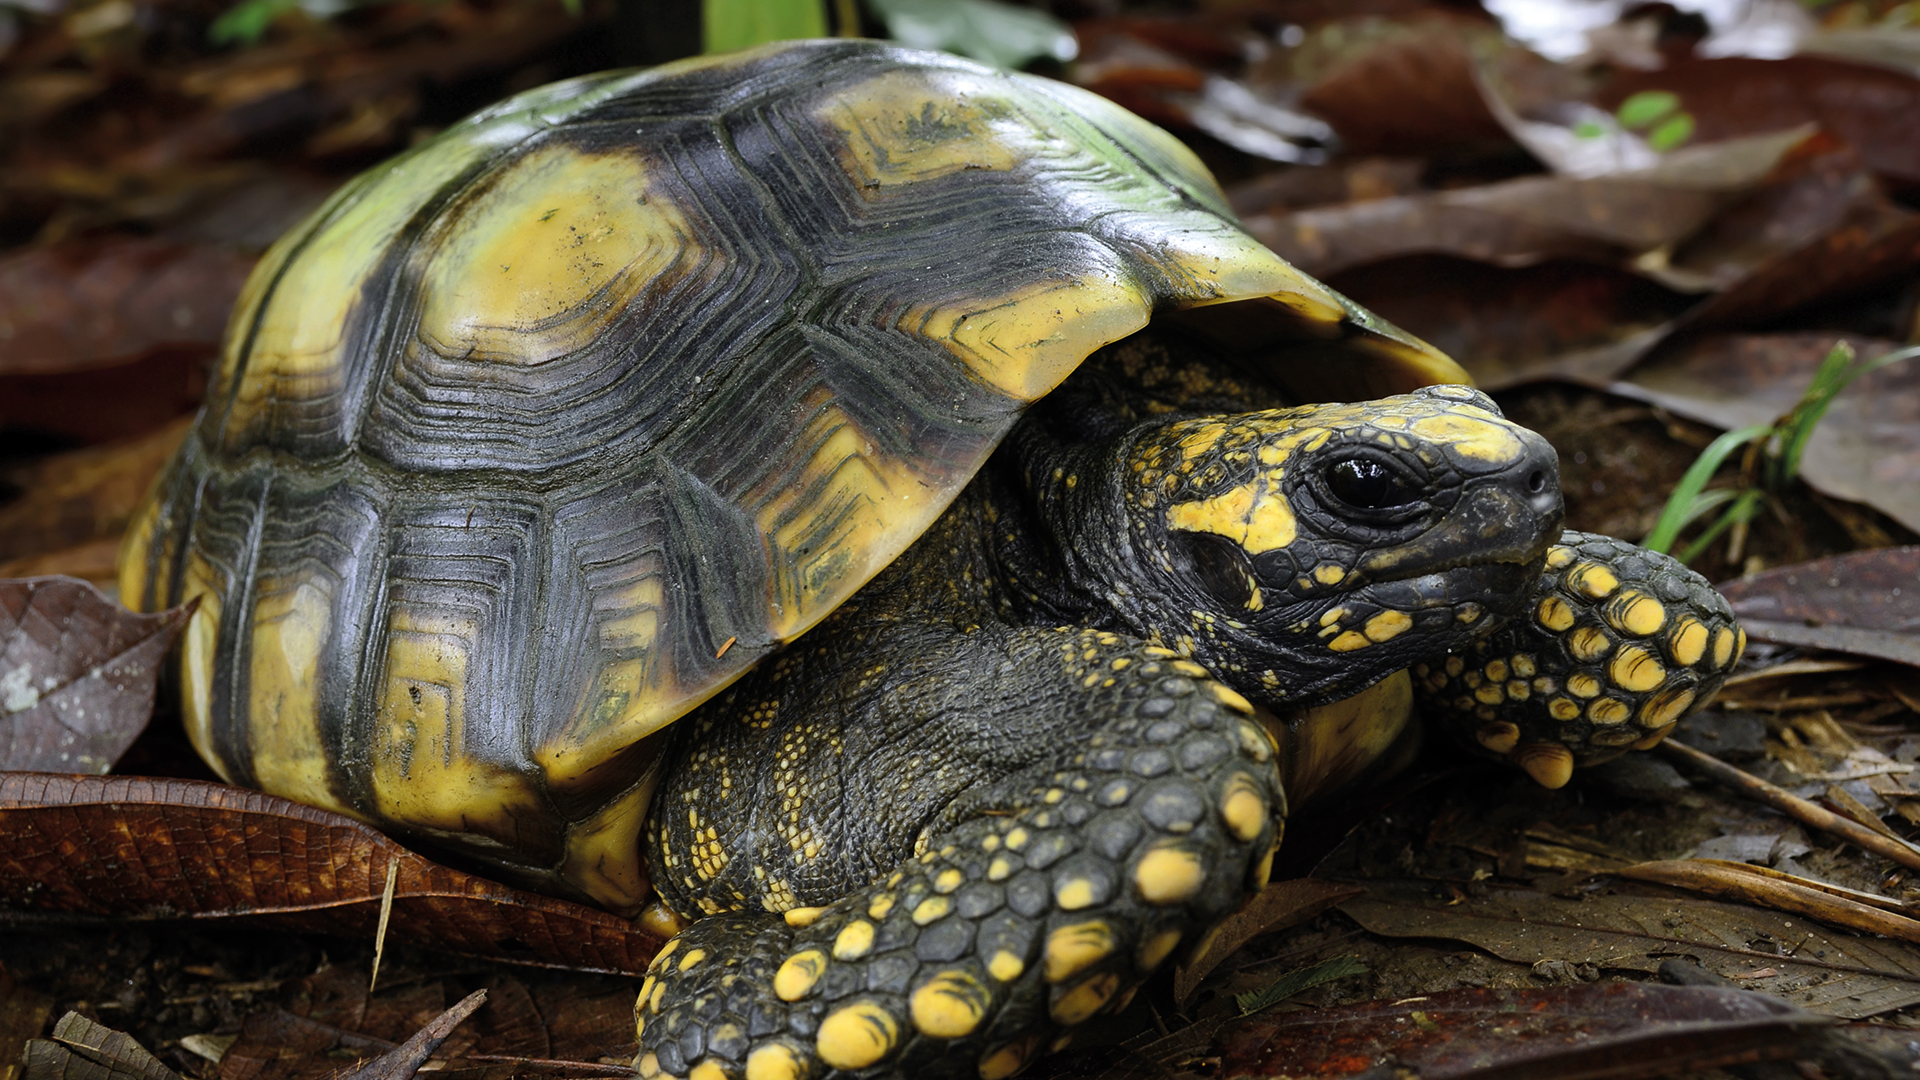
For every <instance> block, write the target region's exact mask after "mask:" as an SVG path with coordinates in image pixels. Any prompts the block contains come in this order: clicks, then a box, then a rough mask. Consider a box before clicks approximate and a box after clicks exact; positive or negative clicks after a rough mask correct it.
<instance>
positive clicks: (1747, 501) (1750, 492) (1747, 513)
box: [1676, 488, 1765, 563]
mask: <svg viewBox="0 0 1920 1080" xmlns="http://www.w3.org/2000/svg"><path fill="white" fill-rule="evenodd" d="M1728 494H1730V495H1731V494H1733V493H1732V492H1728ZM1764 497H1765V493H1764V492H1762V491H1761V490H1760V489H1759V488H1748V489H1747V490H1745V491H1742V492H1739V493H1738V497H1737V498H1735V499H1734V500H1733V505H1732V506H1729V507H1727V509H1726V511H1725V512H1724V513H1722V514H1721V515H1720V517H1719V518H1718V519H1717V520H1715V521H1714V523H1713V524H1712V525H1709V526H1707V531H1705V532H1703V533H1701V534H1700V535H1699V536H1697V537H1695V538H1694V541H1693V543H1691V544H1688V545H1687V546H1686V547H1685V548H1684V549H1683V550H1682V551H1681V552H1680V554H1679V555H1678V556H1676V557H1677V558H1678V559H1679V560H1680V561H1681V562H1683V563H1684V562H1692V561H1693V560H1694V559H1697V558H1699V557H1700V553H1701V552H1703V551H1705V550H1707V548H1708V547H1710V546H1712V544H1713V542H1714V541H1715V540H1718V539H1720V534H1721V533H1724V532H1726V531H1727V530H1728V529H1730V528H1732V527H1733V526H1735V525H1737V524H1739V523H1740V522H1743V521H1752V520H1753V515H1754V514H1755V513H1756V512H1758V511H1759V509H1760V500H1761V499H1763V498H1764Z"/></svg>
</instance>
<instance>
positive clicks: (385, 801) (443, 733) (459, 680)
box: [369, 603, 548, 841]
mask: <svg viewBox="0 0 1920 1080" xmlns="http://www.w3.org/2000/svg"><path fill="white" fill-rule="evenodd" d="M479 633H480V628H479V625H478V624H477V623H476V622H474V621H473V620H471V619H469V618H463V617H460V616H456V615H451V614H447V613H445V612H442V611H418V610H413V609H410V608H408V607H406V606H404V605H402V604H398V603H396V604H395V605H394V606H393V608H392V610H391V612H390V613H389V615H388V622H387V666H386V681H385V683H384V684H383V685H382V687H381V691H380V704H379V707H378V711H377V712H376V714H375V719H374V724H373V738H372V740H371V742H372V745H371V746H370V747H369V750H370V752H371V753H370V756H371V757H372V759H373V769H372V772H373V776H372V781H373V785H372V786H373V798H374V804H375V806H376V807H378V809H379V812H380V814H381V815H382V816H384V817H386V818H388V819H390V820H393V821H400V822H405V823H407V824H409V825H419V826H425V827H427V828H434V829H446V830H450V831H453V830H457V831H463V832H472V833H480V834H482V835H487V836H492V837H495V838H496V839H501V840H503V841H510V840H511V839H512V838H513V837H515V836H517V835H518V833H519V826H518V824H517V822H518V821H520V820H522V819H523V818H525V817H527V816H528V815H539V814H543V813H547V812H548V811H547V810H546V808H545V807H544V805H543V803H542V802H541V800H540V798H539V796H538V795H537V794H535V793H534V792H532V791H531V790H529V789H528V786H527V783H526V781H525V780H524V779H523V778H522V777H520V776H519V775H516V774H515V773H513V772H510V771H508V770H507V769H505V768H503V767H501V766H499V765H497V764H495V763H493V762H490V761H487V760H485V759H483V758H479V757H476V756H474V755H473V754H472V753H471V752H470V750H469V747H468V745H467V739H466V708H467V662H468V656H469V653H470V650H472V649H473V648H474V647H476V646H477V645H479V644H480V642H479Z"/></svg>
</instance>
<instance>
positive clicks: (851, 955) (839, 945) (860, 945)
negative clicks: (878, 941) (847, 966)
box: [833, 919, 873, 960]
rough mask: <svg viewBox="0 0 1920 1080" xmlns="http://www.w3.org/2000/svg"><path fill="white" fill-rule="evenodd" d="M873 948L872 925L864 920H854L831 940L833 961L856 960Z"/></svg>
mask: <svg viewBox="0 0 1920 1080" xmlns="http://www.w3.org/2000/svg"><path fill="white" fill-rule="evenodd" d="M871 948H873V924H872V923H870V922H868V921H867V920H865V919H855V920H853V921H852V922H850V923H848V924H847V925H845V926H843V927H841V928H840V932H839V933H838V934H835V935H834V938H833V958H834V959H835V960H858V959H860V958H861V957H863V956H865V955H867V950H868V949H871Z"/></svg>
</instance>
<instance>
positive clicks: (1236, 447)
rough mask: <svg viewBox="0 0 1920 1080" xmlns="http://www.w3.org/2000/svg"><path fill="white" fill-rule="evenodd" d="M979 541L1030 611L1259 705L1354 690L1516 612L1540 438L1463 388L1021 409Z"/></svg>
mask: <svg viewBox="0 0 1920 1080" xmlns="http://www.w3.org/2000/svg"><path fill="white" fill-rule="evenodd" d="M1012 439H1013V441H1014V445H1013V447H1012V449H1013V450H1014V452H1013V453H1012V454H1005V455H1001V457H1000V460H1001V461H1002V462H1005V463H1006V464H1004V465H1003V466H1002V467H1001V472H1000V473H999V475H998V476H997V478H996V483H997V484H998V485H999V486H1000V496H999V499H998V500H997V501H999V502H1001V505H1003V506H1004V505H1005V504H1006V503H1007V502H1009V501H1012V502H1017V503H1018V505H1019V507H1020V513H1021V514H1022V515H1023V516H1026V517H1028V518H1029V519H1030V525H1029V527H1028V528H1025V529H996V530H994V532H993V535H992V537H991V538H990V540H989V543H990V545H991V547H992V553H993V558H994V561H995V562H996V563H997V564H998V566H999V569H1000V573H1001V575H1002V576H1003V587H1004V588H1005V589H1006V590H1007V594H1008V595H1009V596H1011V597H1013V598H1014V599H1013V601H1012V602H1013V603H1016V604H1019V605H1020V606H1023V607H1026V608H1027V609H1028V616H1027V617H1028V618H1030V619H1032V620H1033V621H1039V622H1046V621H1055V622H1058V623H1060V624H1080V625H1093V626H1099V627H1102V628H1107V629H1119V630H1125V631H1128V632H1131V633H1134V634H1138V635H1141V636H1143V637H1146V638H1148V639H1149V640H1152V641H1154V642H1156V643H1158V644H1161V645H1164V646H1165V647H1167V648H1170V649H1173V650H1175V651H1177V652H1179V653H1181V654H1183V655H1185V656H1188V657H1191V658H1192V659H1193V660H1195V661H1197V662H1198V663H1200V664H1202V665H1203V666H1205V667H1206V668H1207V669H1208V670H1209V671H1211V672H1213V673H1214V674H1215V675H1216V676H1217V677H1219V678H1221V679H1223V680H1224V681H1226V682H1228V683H1229V684H1231V685H1233V686H1234V687H1235V688H1236V689H1238V690H1239V691H1240V692H1242V693H1243V694H1245V695H1247V696H1248V697H1249V698H1252V699H1253V700H1255V701H1257V702H1260V703H1261V704H1263V705H1265V706H1267V707H1268V708H1270V709H1273V710H1276V711H1280V710H1290V709H1295V708H1301V707H1311V706H1315V705H1320V704H1322V703H1325V702H1329V701H1335V700H1339V699H1342V698H1346V697H1349V696H1351V695H1352V694H1355V693H1357V692H1359V691H1361V690H1363V689H1365V688H1367V687H1368V686H1371V685H1372V684H1374V683H1375V682H1378V681H1379V680H1380V679H1382V678H1384V677H1386V676H1387V675H1389V674H1392V673H1393V672H1395V671H1398V670H1400V669H1402V668H1404V667H1406V666H1407V665H1408V664H1410V663H1412V662H1413V661H1414V660H1415V659H1417V658H1424V657H1434V656H1439V655H1442V654H1444V653H1445V652H1447V651H1448V650H1449V649H1452V648H1458V647H1460V646H1461V645H1464V644H1465V643H1467V642H1468V641H1470V640H1471V639H1472V638H1473V637H1475V636H1478V635H1480V634H1483V633H1485V632H1488V631H1489V630H1491V629H1492V628H1493V627H1494V626H1495V625H1497V624H1498V623H1499V622H1500V621H1501V620H1502V619H1503V618H1504V617H1507V616H1510V615H1512V614H1514V613H1515V609H1516V608H1517V607H1518V605H1519V604H1520V603H1521V602H1522V600H1523V597H1524V595H1525V590H1524V587H1525V586H1526V584H1527V583H1528V582H1530V581H1532V580H1533V579H1534V578H1535V577H1536V576H1537V575H1538V573H1539V568H1540V560H1541V559H1542V558H1543V557H1544V555H1545V552H1546V549H1547V546H1548V544H1550V543H1551V542H1552V540H1553V539H1554V538H1555V537H1557V536H1558V535H1559V533H1560V526H1561V505H1560V495H1559V486H1558V474H1557V464H1556V462H1555V458H1554V456H1553V451H1552V449H1551V448H1550V447H1548V446H1547V444H1546V443H1545V441H1544V440H1542V439H1540V437H1539V436H1537V435H1535V434H1533V433H1532V432H1530V431H1527V430H1526V429H1524V428H1520V427H1518V426H1516V425H1513V424H1510V423H1508V422H1507V421H1505V420H1504V419H1502V418H1501V417H1500V415H1499V413H1498V411H1497V409H1495V407H1494V406H1493V404H1492V402H1491V401H1490V400H1488V399H1487V398H1486V397H1485V396H1484V395H1481V394H1478V393H1477V392H1474V391H1471V390H1467V389H1465V388H1463V387H1434V388H1428V389H1427V390H1423V391H1420V392H1418V393H1416V394H1411V395H1405V396H1402V397H1398V398H1389V399H1383V400H1382V401H1378V402H1366V403H1359V404H1354V405H1338V406H1313V407H1304V408H1299V409H1284V410H1269V411H1264V412H1252V413H1243V414H1238V415H1231V416H1191V415H1179V414H1174V415H1170V416H1166V417H1163V418H1156V419H1152V420H1148V421H1146V422H1143V423H1139V424H1135V425H1132V426H1122V425H1120V424H1118V423H1116V422H1113V421H1111V420H1109V419H1107V418H1106V417H1104V416H1101V415H1097V414H1093V415H1089V414H1087V413H1085V412H1076V411H1075V410H1074V409H1073V408H1072V407H1071V406H1070V405H1069V406H1067V407H1061V408H1054V409H1040V410H1036V412H1035V413H1034V414H1032V415H1031V416H1030V418H1029V419H1028V420H1026V421H1023V422H1022V423H1021V425H1019V427H1018V428H1016V430H1015V432H1014V434H1013V436H1012Z"/></svg>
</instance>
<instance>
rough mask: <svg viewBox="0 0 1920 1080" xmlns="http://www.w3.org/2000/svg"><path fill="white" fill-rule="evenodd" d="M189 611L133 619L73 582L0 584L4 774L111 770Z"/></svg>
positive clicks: (149, 703)
mask: <svg viewBox="0 0 1920 1080" xmlns="http://www.w3.org/2000/svg"><path fill="white" fill-rule="evenodd" d="M193 608H194V604H192V603H189V604H187V605H185V606H182V607H177V608H173V609H170V610H168V611H162V612H157V613H155V614H151V615H137V614H135V613H133V612H131V611H128V610H127V609H126V608H124V607H121V606H120V605H119V604H118V603H116V602H115V601H113V600H111V599H109V598H108V597H107V596H106V595H104V594H103V593H101V592H100V590H99V589H97V588H95V587H94V586H92V585H90V584H88V583H87V582H84V581H78V580H75V579H73V578H60V577H55V578H26V579H19V580H0V769H5V770H23V771H24V770H36V769H38V770H48V771H59V772H76V773H78V772H86V773H103V772H106V771H107V770H108V769H109V768H111V767H112V766H113V763H114V762H115V761H118V760H119V758H120V755H121V754H122V753H124V752H125V751H126V749H127V747H128V746H131V745H132V744H133V740H134V739H135V738H137V737H139V735H140V732H141V731H143V730H145V729H146V726H147V720H148V718H150V717H151V716H152V715H153V697H154V690H155V686H156V684H157V681H158V679H159V675H160V662H161V660H162V658H164V657H165V656H166V652H167V649H168V648H170V647H171V646H172V645H173V640H174V638H176V637H178V636H179V634H180V631H181V628H182V627H184V626H185V625H186V621H187V618H188V617H189V616H190V615H191V614H192V613H193Z"/></svg>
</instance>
